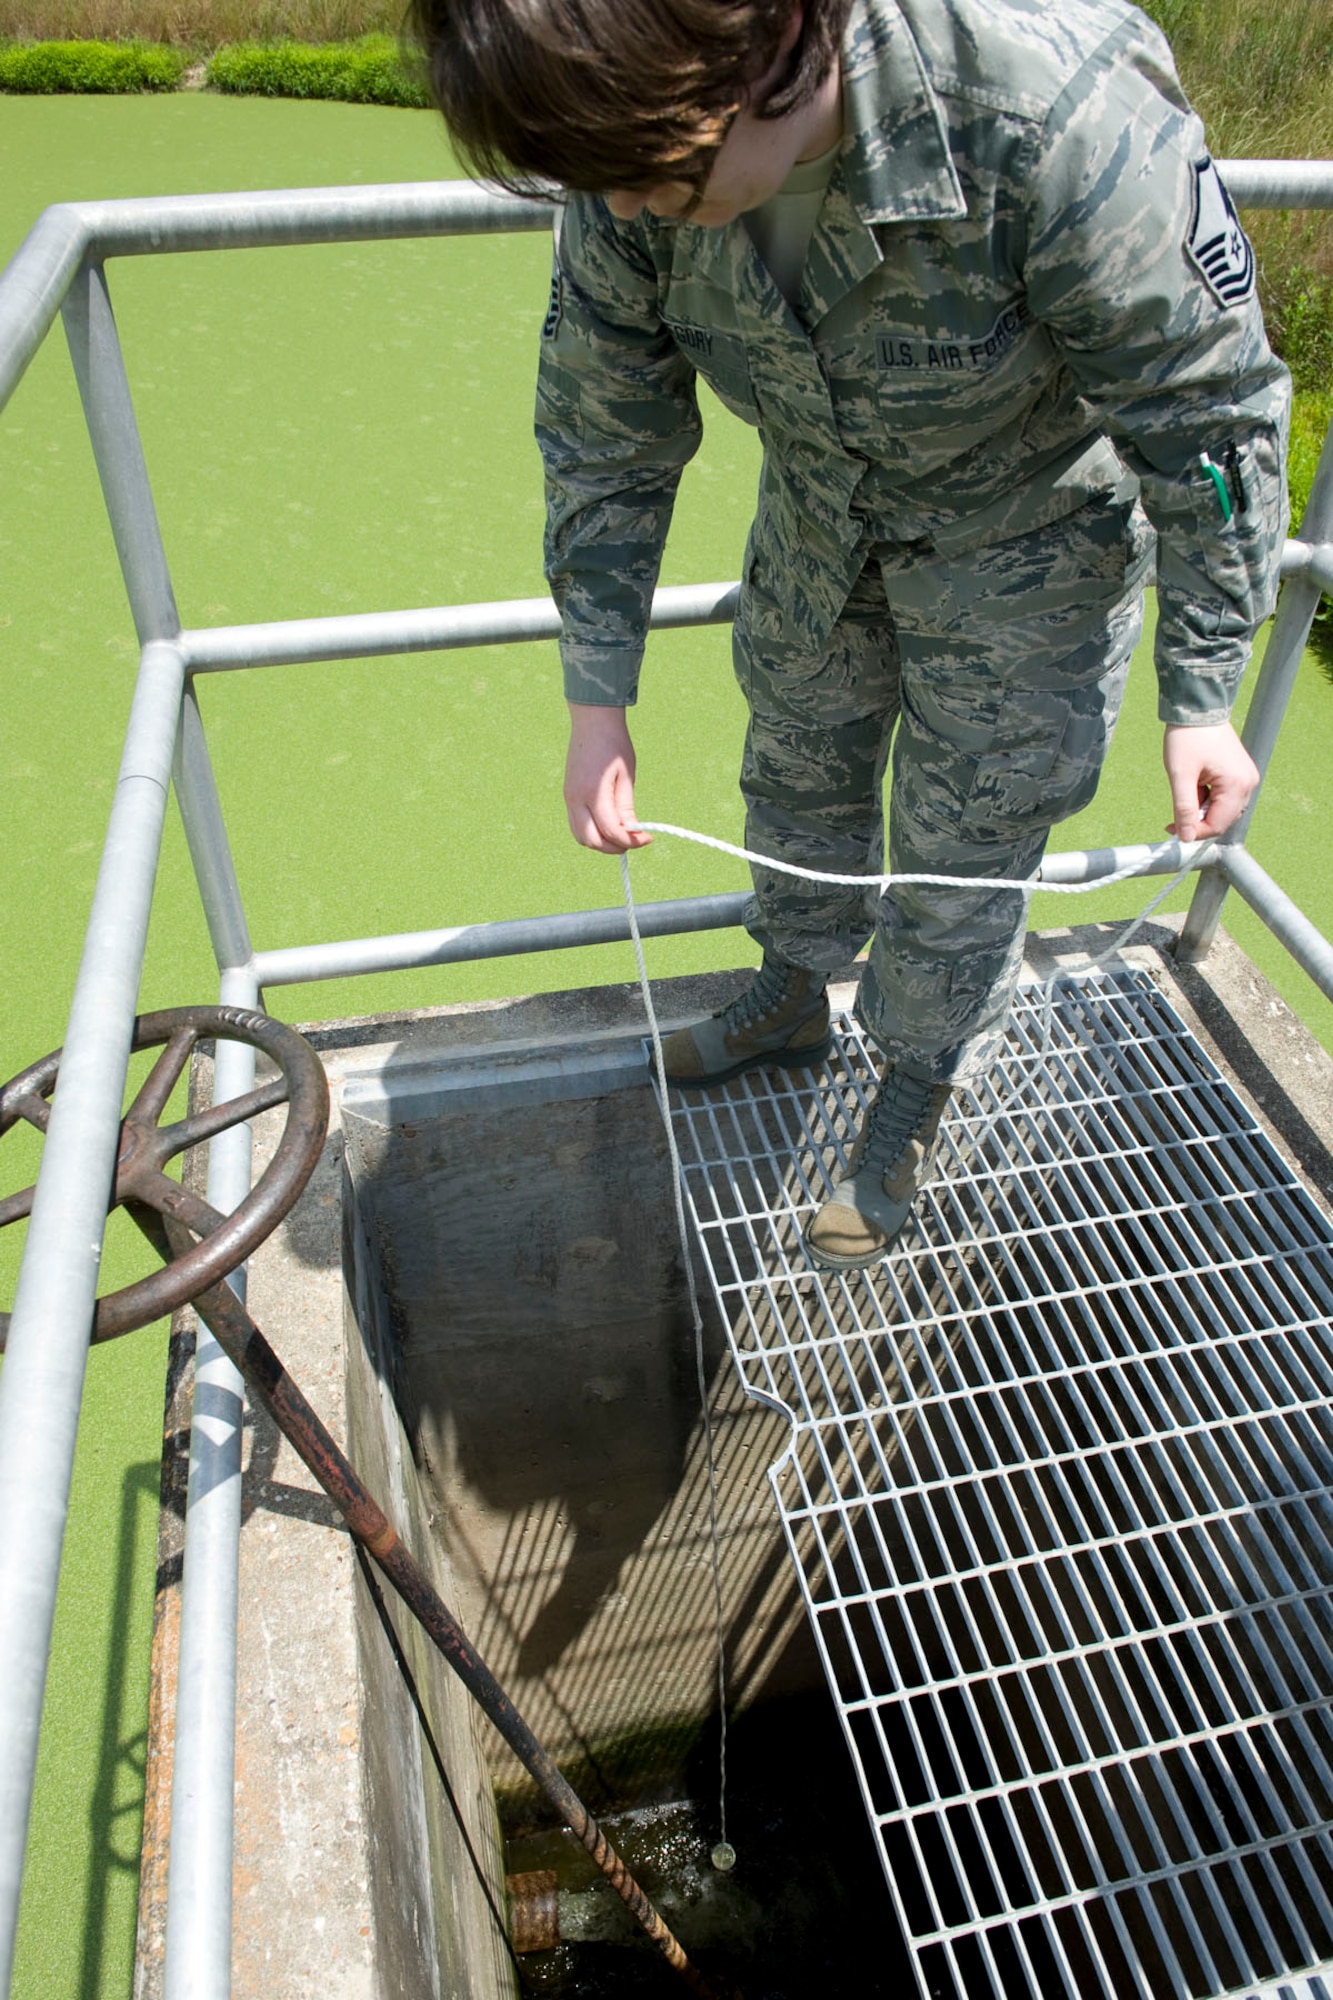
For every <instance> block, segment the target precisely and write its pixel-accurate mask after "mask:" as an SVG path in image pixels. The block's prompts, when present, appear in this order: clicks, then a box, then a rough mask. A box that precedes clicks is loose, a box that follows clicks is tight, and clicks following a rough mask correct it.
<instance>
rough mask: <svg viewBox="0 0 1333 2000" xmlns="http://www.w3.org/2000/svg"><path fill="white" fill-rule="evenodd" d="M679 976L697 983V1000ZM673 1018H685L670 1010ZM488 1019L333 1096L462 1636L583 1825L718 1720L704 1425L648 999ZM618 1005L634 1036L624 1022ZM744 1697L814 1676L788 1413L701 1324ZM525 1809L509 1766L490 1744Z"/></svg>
mask: <svg viewBox="0 0 1333 2000" xmlns="http://www.w3.org/2000/svg"><path fill="white" fill-rule="evenodd" d="M682 983H683V984H685V983H686V982H682ZM672 997H673V998H676V1004H677V1007H678V1010H679V1011H681V1012H685V1013H693V1012H697V1010H698V1007H699V1001H698V1000H697V999H696V1000H693V1004H691V996H690V995H688V994H682V995H679V996H672ZM609 1001H610V995H609V993H608V992H603V993H602V994H601V995H599V996H597V997H596V1000H595V1002H593V1001H591V1000H590V996H584V995H578V994H566V995H559V996H550V997H549V998H548V999H547V1000H546V1001H545V1002H544V1003H537V1002H523V1003H515V1005H514V1007H513V1008H512V1009H491V1010H489V1011H488V1013H487V1014H486V1016H485V1018H484V1020H482V1021H478V1022H477V1024H476V1026H477V1028H478V1029H479V1030H480V1029H483V1028H484V1031H485V1037H486V1039H485V1041H484V1042H477V1041H474V1042H471V1043H470V1044H468V1045H465V1046H461V1047H458V1048H455V1049H452V1050H448V1051H432V1054H431V1057H430V1059H429V1060H428V1061H419V1062H416V1063H413V1062H411V1061H402V1062H400V1063H399V1064H397V1065H396V1066H392V1067H389V1068H376V1069H374V1070H372V1071H368V1072H366V1073H365V1074H362V1075H357V1074H356V1072H355V1070H353V1069H351V1068H350V1067H349V1071H348V1074H347V1076H346V1079H345V1083H344V1088H343V1125H344V1131H345V1134H346V1138H347V1160H348V1172H349V1179H350V1183H351V1186H352V1188H353V1189H354V1193H355V1202H356V1207H357V1213H358V1217H359V1218H360V1220H359V1224H358V1226H359V1228H360V1229H361V1230H362V1231H363V1236H364V1241H365V1242H366V1243H367V1244H368V1245H372V1246H373V1251H372V1254H373V1255H374V1256H375V1257H376V1259H377V1260H378V1264H379V1272H378V1277H377V1285H378V1288H379V1289H380V1291H381V1292H382V1294H383V1295H384V1296H385V1297H386V1298H387V1299H389V1300H391V1301H392V1307H391V1313H392V1339H393V1350H392V1354H391V1355H386V1354H384V1353H383V1352H382V1351H381V1355H380V1362H379V1365H380V1366H381V1368H382V1369H383V1370H384V1371H385V1372H386V1373H389V1374H391V1375H392V1377H393V1380H394V1384H395V1389H396V1393H397V1397H398V1400H399V1403H400V1405H401V1407H402V1409H403V1411H404V1414H405V1417H406V1420H407V1424H408V1428H409V1431H410V1433H411V1435H412V1438H413V1443H414V1448H415V1452H416V1456H417V1459H418V1461H419V1463H420V1465H421V1468H422V1473H423V1476H424V1478H425V1480H426V1482H427V1483H428V1486H429V1489H430V1493H431V1496H432V1499H431V1504H432V1507H433V1510H434V1516H435V1529H436V1534H437V1538H438V1539H439V1540H440V1541H442V1543H443V1544H444V1546H445V1547H446V1548H447V1550H448V1552H449V1559H450V1562H451V1565H452V1568H453V1571H454V1575H455V1577H456V1579H457V1584H458V1589H459V1593H460V1602H461V1607H462V1611H463V1614H464V1622H465V1624H466V1625H467V1628H468V1630H469V1632H470V1634H471V1636H472V1637H473V1639H474V1641H475V1642H476V1643H477V1644H478V1645H479V1646H480V1648H481V1651H482V1653H483V1655H484V1656H485V1657H486V1658H487V1660H488V1662H489V1664H490V1665H491V1667H492V1668H493V1669H494V1671H495V1672H496V1673H497V1674H498V1676H499V1678H500V1680H501V1681H502V1683H503V1684H504V1685H505V1686H506V1687H507V1688H508V1690H509V1692H510V1693H511V1695H512V1696H513V1698H514V1700H515V1701H516V1703H517V1705H518V1706H519V1708H520V1710H521V1711H522V1712H523V1713H524V1714H525V1715H526V1716H527V1718H528V1719H529V1721H530V1722H531V1723H532V1724H533V1726H534V1727H535V1728H536V1729H537V1731H538V1733H539V1734H540V1735H542V1737H543V1738H544V1740H545V1741H546V1742H547V1743H548V1745H549V1747H550V1748H551V1749H552V1751H553V1752H554V1754H555V1755H556V1757H557V1758H558V1759H559V1760H560V1761H561V1762H562V1764H563V1765H564V1766H565V1768H566V1770H567V1771H568V1773H569V1775H570V1776H571V1777H572V1778H573V1780H574V1782H575V1783H576V1784H578V1785H580V1786H582V1787H584V1788H586V1790H587V1792H588V1794H589V1803H590V1804H592V1805H593V1806H594V1809H597V1808H601V1807H604V1806H606V1805H607V1804H608V1803H614V1804H617V1805H624V1804H632V1803H644V1802H648V1801H650V1800H658V1799H664V1798H672V1797H680V1796H682V1795H683V1792H684V1791H685V1789H686V1788H687V1785H688V1777H687V1771H688V1764H689V1759H690V1756H691V1753H692V1752H693V1750H694V1749H695V1747H696V1745H697V1744H698V1743H699V1741H700V1738H701V1736H703V1735H705V1734H706V1732H707V1730H708V1728H709V1727H710V1721H709V1719H710V1717H711V1716H713V1715H715V1712H716V1649H715V1622H714V1621H715V1612H714V1598H713V1580H712V1567H711V1543H710V1538H709V1530H708V1491H707V1473H706V1457H705V1449H704V1432H703V1425H702V1421H701V1416H700V1396H699V1386H698V1377H697V1371H696V1362H695V1352H694V1340H693V1333H692V1328H691V1323H690V1315H689V1309H688V1303H687V1295H686V1286H685V1276H684V1270H683V1266H682V1262H681V1251H680V1245H679V1239H678V1235H677V1229H676V1219H675V1210H674V1204H673V1198H672V1191H671V1184H670V1171H669V1164H668V1159H667V1152H666V1144H665V1139H664V1136H663V1133H662V1128H661V1123H660V1120H659V1117H658V1113H657V1108H656V1103H655V1100H654V1098H653V1096H652V1094H651V1092H650V1090H649V1088H648V1083H647V1069H646V1065H645V1062H644V1058H643V1053H642V1046H641V1033H642V1030H641V1025H640V1016H639V1009H638V1002H637V995H636V994H632V993H627V994H626V995H625V996H624V998H623V1001H622V1004H621V1006H620V1008H619V1009H618V1010H613V1009H612V1008H611V1006H610V1004H609ZM616 1012H618V1013H619V1019H616V1018H615V1014H616ZM705 1371H706V1377H707V1381H708V1384H709V1398H710V1406H711V1409H712V1414H713V1421H714V1426H715V1437H716V1450H717V1457H718V1464H719V1474H720V1495H719V1498H720V1515H721V1523H720V1525H721V1545H722V1561H723V1623H724V1629H725V1632H726V1641H727V1653H728V1680H729V1684H730V1687H731V1691H732V1696H731V1698H732V1701H733V1703H735V1704H736V1705H744V1704H746V1703H749V1702H751V1701H753V1700H755V1699H758V1698H761V1697H763V1696H766V1695H773V1694H778V1693H782V1692H790V1691H793V1690H794V1689H797V1688H804V1687H808V1686H813V1685H815V1684H817V1682H818V1679H819V1670H818V1665H817V1662H816V1660H815V1656H814V1652H813V1647H812V1646H811V1644H810V1642H809V1640H808V1638H807V1637H806V1632H805V1625H804V1620H803V1617H802V1615H801V1611H800V1606H799V1599H798V1594H797V1591H796V1586H795V1580H794V1578H793V1577H792V1576H791V1574H790V1569H789V1565H788V1563H787V1560H786V1555H785V1547H784V1545H783V1543H782V1541H781V1536H780V1531H779V1528H778V1524H777V1518H776V1513H775V1510H774V1507H773V1503H772V1498H771V1494H770V1492H769V1488H768V1483H767V1479H766V1477H765V1474H766V1471H767V1467H768V1466H769V1464H770V1463H771V1461H772V1460H773V1458H775V1457H776V1456H777V1455H778V1453H779V1452H780V1451H781V1449H782V1447H783V1444H784V1443H785V1439H786V1431H787V1427H786V1424H785V1421H784V1420H783V1419H782V1418H781V1417H778V1416H776V1415H774V1414H773V1413H771V1412H769V1411H765V1410H763V1409H761V1408H759V1407H758V1406H756V1405H755V1404H753V1403H750V1402H747V1401H746V1400H745V1398H744V1397H743V1395H742V1394H741V1391H740V1389H739V1386H738V1384H737V1381H736V1378H735V1374H734V1371H733V1369H732V1367H731V1365H730V1362H729V1361H728V1360H727V1359H726V1357H725V1342H724V1335H723V1329H722V1328H721V1327H720V1326H718V1325H717V1323H716V1322H715V1320H713V1319H712V1318H710V1320H709V1323H708V1327H707V1335H706V1353H705ZM489 1754H490V1762H491V1768H492V1771H493V1773H494V1776H495V1778H496V1781H497V1783H498V1784H499V1786H500V1787H501V1790H502V1792H504V1793H506V1794H512V1795H513V1803H514V1804H515V1806H516V1808H518V1809H520V1810H521V1806H520V1802H521V1801H523V1800H524V1799H525V1797H529V1796H530V1795H529V1794H528V1791H527V1786H526V1780H525V1779H524V1777H523V1775H522V1773H521V1771H520V1770H519V1768H518V1766H517V1765H516V1764H515V1763H514V1761H513V1759H512V1758H511V1757H510V1756H509V1754H508V1753H507V1751H505V1749H504V1748H503V1746H502V1745H501V1744H500V1742H499V1739H498V1738H492V1739H491V1742H490V1751H489Z"/></svg>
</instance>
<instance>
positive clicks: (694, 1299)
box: [620, 819, 1208, 1869]
mask: <svg viewBox="0 0 1333 2000" xmlns="http://www.w3.org/2000/svg"><path fill="white" fill-rule="evenodd" d="M637 825H638V826H639V828H641V830H642V831H643V832H645V833H665V834H670V835H672V836H673V837H674V838H675V839H677V840H689V841H693V842H694V843H695V845H696V846H699V847H712V848H715V849H716V850H717V852H718V853H719V854H729V855H732V856H734V858H735V859H736V860H737V861H749V862H751V863H754V864H757V865H758V866H759V867H761V868H774V869H776V870H777V871H778V873H779V874H781V875H794V876H796V877H798V878H799V880H801V881H803V882H829V883H833V884H835V885H837V886H842V887H852V886H860V885H862V884H865V885H867V886H869V885H874V886H875V887H877V888H878V889H879V890H880V891H881V892H883V891H884V890H885V889H888V888H897V887H901V886H904V885H911V886H920V887H923V888H947V889H988V890H993V889H1013V890H1016V891H1018V892H1019V893H1021V894H1022V895H1023V896H1025V897H1028V896H1031V895H1032V894H1033V893H1034V892H1035V891H1037V890H1040V891H1041V892H1042V893H1043V894H1045V895H1055V896H1062V895H1063V896H1085V895H1088V894H1090V893H1091V892H1092V891H1093V890H1094V889H1105V888H1108V887H1109V886H1110V885H1111V884H1112V883H1115V882H1127V881H1129V880H1131V879H1132V878H1133V877H1134V876H1136V875H1142V873H1143V864H1142V862H1141V861H1135V862H1131V863H1129V864H1128V865H1127V866H1125V867H1123V868H1117V869H1115V870H1114V871H1113V872H1112V873H1110V874H1107V875H1098V876H1094V877H1093V878H1092V879H1090V880H1088V881H1083V882H1043V881H1042V880H1041V879H1040V877H1039V876H1035V875H1034V876H1028V877H1025V878H1022V879H1020V880H1014V879H1013V878H1011V877H1007V876H993V875H920V874H901V875H894V874H885V875H835V874H831V873H829V872H828V871H827V870H824V869H820V868H800V867H798V866H797V865H796V863H795V862H794V861H779V860H777V859H775V857H774V856H772V855H770V854H756V853H754V852H753V851H752V850H751V849H750V848H748V847H736V846H734V845H733V844H732V842H731V841H729V840H718V839H716V838H715V837H714V835H712V834H710V833H696V832H695V831H694V830H693V829H692V828H691V827H686V826H672V825H671V824H670V822H669V821H666V820H655V819H643V820H639V821H638V822H637ZM1207 844H1208V843H1207V842H1201V843H1200V847H1201V848H1202V847H1203V846H1206V845H1207ZM631 851H632V850H631ZM1196 865H1197V864H1196V862H1195V861H1194V860H1191V861H1190V863H1189V864H1188V865H1187V866H1186V867H1184V868H1182V869H1181V870H1180V871H1179V873H1178V874H1176V875H1173V876H1172V878H1171V880H1170V881H1169V882H1168V883H1167V884H1166V887H1165V888H1164V889H1159V890H1158V892H1157V894H1156V895H1155V896H1154V897H1153V898H1152V900H1151V902H1149V903H1148V904H1147V905H1146V906H1145V907H1144V908H1143V909H1142V910H1140V912H1139V914H1138V915H1137V916H1136V917H1135V918H1133V919H1132V921H1131V922H1130V923H1129V924H1127V925H1126V927H1125V929H1124V930H1123V931H1122V932H1120V933H1119V934H1118V935H1117V936H1116V938H1115V939H1114V941H1113V942H1112V943H1111V944H1110V945H1109V946H1108V947H1107V949H1106V950H1105V951H1102V952H1099V953H1098V954H1097V955H1096V957H1094V958H1092V959H1090V960H1089V961H1088V963H1087V965H1086V966H1081V967H1080V968H1079V970H1080V971H1084V972H1092V971H1095V970H1096V969H1097V968H1098V967H1100V966H1101V965H1103V964H1104V963H1105V962H1106V960H1107V959H1109V958H1113V957H1114V956H1115V954H1116V953H1117V952H1119V951H1122V950H1123V949H1124V947H1125V945H1126V944H1128V942H1129V940H1130V938H1131V937H1132V936H1133V935H1134V933H1135V932H1136V931H1137V930H1138V929H1139V928H1140V926H1141V925H1143V924H1144V923H1146V922H1147V920H1148V918H1149V917H1150V916H1151V915H1152V913H1153V911H1154V910H1155V909H1157V907H1158V905H1159V904H1161V903H1164V902H1165V901H1166V898H1167V897H1168V896H1169V895H1170V894H1171V892H1172V890H1173V889H1176V888H1178V887H1179V885H1180V884H1181V883H1182V882H1183V881H1184V879H1185V877H1186V876H1187V875H1188V874H1190V873H1191V872H1192V870H1193V868H1194V867H1195V866H1196ZM620 879H621V882H622V883H623V885H624V892H625V912H626V915H627V916H628V918H629V928H630V936H631V937H632V939H633V940H634V956H635V959H636V960H637V962H638V968H639V986H640V988H641V990H642V993H643V1008H644V1013H645V1015H646V1017H647V1021H648V1032H649V1034H650V1035H651V1037H652V1043H653V1063H654V1067H655V1069H656V1071H657V1085H658V1092H659V1098H660V1104H661V1110H662V1124H663V1127H664V1128H665V1131H666V1141H667V1151H668V1153H669V1154H670V1157H671V1176H672V1186H673V1190H674V1193H675V1199H676V1228H677V1230H678V1231H679V1233H680V1254H681V1259H682V1261H683V1263H684V1266H685V1283H686V1287H687V1289H688V1292H689V1300H690V1316H691V1320H692V1323H693V1327H694V1362H695V1370H696V1373H697V1375H698V1380H699V1402H700V1406H701V1408H702V1411H703V1420H704V1443H705V1450H706V1453H707V1460H708V1526H709V1537H710V1542H711V1547H712V1568H713V1618H714V1627H715V1633H716V1644H717V1696H718V1717H719V1727H720V1739H719V1745H720V1747H719V1808H718V1816H719V1820H720V1825H721V1836H722V1837H721V1840H720V1842H719V1843H718V1845H717V1846H716V1847H715V1848H714V1849H713V1863H714V1866H715V1867H717V1868H720V1869H726V1868H731V1867H733V1866H734V1864H735V1859H736V1855H735V1850H734V1848H732V1847H731V1846H730V1844H729V1843H728V1841H727V1684H726V1650H725V1631H724V1627H723V1616H722V1559H721V1549H720V1545H719V1540H718V1525H717V1464H716V1458H715V1455H714V1450H713V1418H712V1412H711V1410H710V1409H709V1404H708V1379H707V1370H706V1367H705V1363H704V1326H703V1315H702V1314H701V1312H700V1310H699V1294H698V1290H697V1288H696V1286H695V1282H694V1262H693V1255H692V1251H691V1246H690V1238H689V1231H688V1229H687V1227H686V1222H685V1176H684V1172H683V1169H682V1167H681V1163H680V1153H679V1151H678V1149H677V1146H676V1134H675V1130H674V1128H673V1126H672V1123H671V1107H670V1103H669V1101H668V1096H667V1075H666V1057H665V1055H664V1053H663V1050H662V1034H661V1030H660V1028H659V1027H658V1024H657V1010H656V1008H655V1007H654V1006H653V995H652V988H651V986H650V984H649V980H648V966H647V962H646V960H645V959H644V955H643V939H642V937H641V936H640V934H639V918H638V912H637V910H636V909H635V906H634V891H633V889H632V888H631V887H630V878H629V855H628V854H622V855H621V857H620ZM1062 976H1063V975H1062V974H1060V973H1058V972H1055V973H1052V974H1051V976H1050V978H1049V979H1046V980H1044V981H1043V982H1042V988H1041V993H1042V1003H1043V1005H1042V1039H1041V1049H1040V1054H1041V1056H1042V1057H1043V1059H1044V1058H1045V1056H1046V1055H1047V1054H1048V1053H1049V1051H1050V1046H1051V1032H1052V1019H1053V1014H1054V1001H1055V988H1056V986H1057V984H1058V983H1059V981H1060V979H1061V977H1062ZM1002 1108H1003V1107H1002V1106H1000V1105H997V1106H996V1108H995V1109H994V1110H993V1111H992V1113H991V1115H990V1117H989V1118H988V1119H987V1120H986V1122H985V1125H984V1126H983V1128H982V1130H981V1132H980V1133H979V1134H978V1135H977V1139H976V1142H975V1143H976V1144H977V1145H978V1146H979V1145H981V1144H983V1143H984V1141H985V1139H986V1138H987V1136H988V1135H989V1133H990V1131H991V1129H992V1127H993V1126H994V1124H995V1122H996V1120H997V1118H998V1117H999V1116H1000V1112H1001V1110H1002Z"/></svg>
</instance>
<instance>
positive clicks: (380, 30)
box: [0, 0, 403, 55]
mask: <svg viewBox="0 0 1333 2000" xmlns="http://www.w3.org/2000/svg"><path fill="white" fill-rule="evenodd" d="M402 18H403V9H402V5H401V4H400V0H0V40H9V41H21V42H42V41H63V42H72V41H110V42H117V41H143V42H164V43H166V44H168V45H169V46H170V47H173V48H182V49H189V50H191V51H193V52H196V53H198V54H205V55H206V54H208V53H209V52H210V51H212V50H213V49H218V48H221V47H222V45H223V43H224V42H254V41H259V42H276V41H294V42H349V41H355V40H356V39H357V38H358V37H360V36H361V35H370V34H382V35H396V34H397V33H398V30H399V27H400V25H401V22H402Z"/></svg>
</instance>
